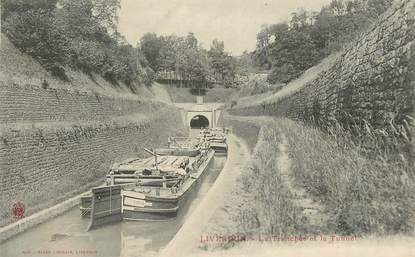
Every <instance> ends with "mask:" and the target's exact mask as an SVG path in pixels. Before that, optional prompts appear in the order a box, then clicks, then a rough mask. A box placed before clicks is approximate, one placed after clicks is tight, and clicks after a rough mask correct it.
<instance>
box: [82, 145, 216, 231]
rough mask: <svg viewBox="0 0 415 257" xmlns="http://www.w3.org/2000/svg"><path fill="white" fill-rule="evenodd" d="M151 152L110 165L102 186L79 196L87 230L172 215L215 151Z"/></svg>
mask: <svg viewBox="0 0 415 257" xmlns="http://www.w3.org/2000/svg"><path fill="white" fill-rule="evenodd" d="M146 151H148V152H149V153H151V154H152V155H153V156H152V157H149V158H143V159H138V158H135V159H129V160H126V161H124V162H121V163H119V164H115V165H113V167H112V168H111V170H110V172H109V174H108V175H107V176H106V186H103V187H97V188H94V189H92V191H91V195H90V196H86V197H82V198H81V207H80V208H81V214H82V216H85V217H87V216H89V217H90V218H91V221H90V225H89V226H88V230H89V229H92V228H94V227H96V226H98V225H102V224H106V223H109V222H114V221H121V220H131V221H149V220H151V221H160V220H166V219H169V218H174V217H176V215H177V213H178V211H179V209H180V206H181V204H182V202H183V201H184V200H185V198H186V196H187V195H188V193H189V192H190V191H191V190H192V188H193V187H194V186H195V184H197V182H198V181H199V180H201V179H202V178H203V176H204V175H205V173H206V170H207V169H208V165H209V164H210V163H211V161H212V159H213V157H214V154H215V151H214V150H213V149H212V148H211V147H210V146H209V145H206V144H205V147H201V146H200V147H199V148H195V147H193V146H192V147H189V148H164V149H156V150H154V151H151V150H148V149H146Z"/></svg>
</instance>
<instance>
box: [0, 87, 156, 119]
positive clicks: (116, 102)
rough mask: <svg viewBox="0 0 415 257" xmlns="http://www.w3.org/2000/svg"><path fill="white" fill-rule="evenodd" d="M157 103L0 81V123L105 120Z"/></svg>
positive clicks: (153, 108) (144, 108) (148, 110)
mask: <svg viewBox="0 0 415 257" xmlns="http://www.w3.org/2000/svg"><path fill="white" fill-rule="evenodd" d="M158 107H160V104H157V103H153V104H149V103H148V102H144V101H140V100H138V98H137V99H134V96H131V97H130V98H127V97H126V98H119V97H118V98H112V97H108V96H102V95H99V94H93V93H87V92H79V91H74V90H65V89H55V88H47V89H44V88H42V87H40V86H34V85H25V86H20V85H16V84H5V83H0V123H13V122H44V121H88V120H100V121H104V120H108V119H110V118H111V117H114V116H122V115H128V114H133V113H136V112H145V113H149V112H151V111H152V110H155V109H157V108H158Z"/></svg>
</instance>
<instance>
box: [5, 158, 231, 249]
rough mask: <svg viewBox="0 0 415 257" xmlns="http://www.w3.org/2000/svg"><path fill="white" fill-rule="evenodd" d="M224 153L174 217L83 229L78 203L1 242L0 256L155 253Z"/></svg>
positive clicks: (199, 194)
mask: <svg viewBox="0 0 415 257" xmlns="http://www.w3.org/2000/svg"><path fill="white" fill-rule="evenodd" d="M225 161H226V157H223V156H215V157H214V160H213V162H212V163H211V164H210V166H209V169H208V170H207V173H206V176H205V177H204V178H203V180H202V181H200V182H199V184H198V185H197V186H196V187H195V188H194V189H193V190H192V192H191V193H190V195H189V197H187V201H185V202H184V204H183V206H182V207H181V209H180V210H179V213H178V215H177V217H176V218H175V219H172V220H168V221H161V222H134V221H123V222H120V223H115V224H111V225H106V226H103V227H100V228H97V229H95V230H92V231H89V232H85V229H86V227H87V225H88V219H85V218H84V219H82V218H81V217H80V212H79V207H76V208H74V209H71V210H69V211H68V212H66V213H64V214H62V215H61V216H58V217H56V218H54V219H51V220H50V221H48V222H45V223H43V224H40V225H38V226H36V227H34V228H32V229H30V230H28V231H26V232H24V233H22V234H20V235H18V236H16V237H14V238H12V239H10V240H8V241H6V242H4V243H3V244H1V245H0V257H15V256H16V257H18V256H22V257H32V256H36V257H43V256H51V257H52V256H53V257H54V256H59V257H60V256H66V257H68V256H96V257H118V256H121V257H130V256H131V257H132V256H146V257H147V256H155V255H157V253H158V252H159V251H160V250H161V249H162V248H163V247H164V246H166V245H167V244H168V242H169V241H170V240H171V239H172V238H173V237H174V235H175V234H176V233H177V231H178V230H179V229H180V227H181V226H182V225H183V223H184V222H185V220H186V217H188V215H189V214H190V213H191V212H192V210H194V209H195V208H196V207H197V205H198V203H200V201H201V199H202V198H203V197H204V196H205V195H206V193H207V192H208V191H209V189H210V187H211V186H212V184H213V183H214V182H215V180H216V178H217V176H218V175H219V173H220V172H221V170H222V168H223V166H224V164H225Z"/></svg>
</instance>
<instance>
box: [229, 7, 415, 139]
mask: <svg viewBox="0 0 415 257" xmlns="http://www.w3.org/2000/svg"><path fill="white" fill-rule="evenodd" d="M414 22H415V1H414V0H401V1H396V2H394V4H393V6H392V7H391V8H390V9H389V10H388V11H386V13H384V14H383V15H382V16H381V17H380V19H379V20H378V21H377V22H376V23H375V24H373V26H371V27H370V28H369V29H368V30H367V31H366V32H364V33H362V34H361V35H360V36H359V37H358V38H357V39H356V40H355V42H353V43H351V44H350V45H349V46H348V47H346V48H345V49H344V51H343V52H342V54H341V55H340V57H338V59H337V60H336V62H335V64H334V65H333V66H332V67H331V68H329V69H328V70H326V71H323V72H322V73H321V74H319V76H318V77H317V78H316V79H315V80H313V81H311V82H309V83H308V84H306V85H305V86H304V87H303V88H302V89H300V90H299V91H297V92H295V93H293V94H292V95H290V96H288V97H286V98H284V99H280V100H277V101H274V102H263V103H262V104H259V105H255V106H248V107H241V108H238V107H236V108H235V109H232V110H229V112H230V113H231V114H238V115H261V114H262V115H276V116H287V117H290V118H293V119H297V120H305V121H310V120H312V121H318V122H319V124H321V125H329V124H330V123H332V122H333V121H337V122H339V123H341V124H343V125H345V126H346V127H347V126H348V125H351V124H369V125H370V126H372V127H373V128H380V129H383V128H385V127H386V126H388V125H390V124H391V123H392V124H396V125H397V126H400V127H401V128H402V131H403V133H406V136H409V137H410V134H411V133H410V130H412V131H413V128H411V127H410V126H408V123H410V120H411V118H410V117H408V116H412V117H414V116H413V114H414V101H415V80H414V72H415V56H414V52H415V45H414V38H415V28H414ZM412 133H413V132H412Z"/></svg>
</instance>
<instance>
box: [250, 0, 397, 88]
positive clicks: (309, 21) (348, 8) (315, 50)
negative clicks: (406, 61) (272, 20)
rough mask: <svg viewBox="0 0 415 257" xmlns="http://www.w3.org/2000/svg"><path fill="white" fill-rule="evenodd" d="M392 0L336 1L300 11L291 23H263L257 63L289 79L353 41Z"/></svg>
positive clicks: (255, 55)
mask: <svg viewBox="0 0 415 257" xmlns="http://www.w3.org/2000/svg"><path fill="white" fill-rule="evenodd" d="M391 2H392V0H332V1H331V2H330V4H329V5H327V6H324V7H323V8H322V9H321V10H320V11H319V12H306V11H304V10H298V11H297V12H294V13H292V15H291V19H290V20H289V21H288V23H284V22H283V23H277V24H272V25H269V26H267V25H264V26H262V28H261V30H260V32H259V33H258V35H257V48H256V50H255V51H254V52H253V53H252V56H253V59H254V63H255V65H257V66H259V67H261V68H265V69H268V70H270V75H269V77H268V80H269V81H270V82H272V83H275V82H289V81H290V80H292V79H294V78H296V77H298V76H299V75H300V74H301V73H302V72H304V71H305V70H306V69H308V68H310V67H311V66H313V65H315V64H316V63H317V62H319V61H320V60H321V59H323V58H324V57H326V56H327V55H329V54H330V53H332V52H335V51H338V50H339V49H340V48H341V47H342V46H343V45H344V44H345V43H347V42H350V41H351V40H352V39H353V38H354V37H355V36H356V34H357V32H359V31H361V30H363V29H365V28H366V27H367V26H368V25H369V24H371V23H372V22H373V21H374V20H375V19H376V18H377V17H378V16H379V15H380V14H382V13H383V12H384V11H385V10H386V9H387V8H388V7H389V6H390V5H391Z"/></svg>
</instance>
